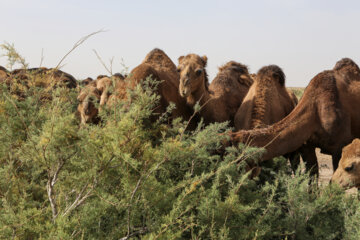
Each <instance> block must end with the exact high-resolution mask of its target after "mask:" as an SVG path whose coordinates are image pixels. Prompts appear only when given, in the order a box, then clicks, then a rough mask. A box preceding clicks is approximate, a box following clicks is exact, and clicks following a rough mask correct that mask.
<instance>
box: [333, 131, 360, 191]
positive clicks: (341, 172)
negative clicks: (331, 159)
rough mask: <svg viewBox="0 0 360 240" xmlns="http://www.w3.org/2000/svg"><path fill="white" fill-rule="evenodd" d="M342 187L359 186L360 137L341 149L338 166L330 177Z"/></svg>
mask: <svg viewBox="0 0 360 240" xmlns="http://www.w3.org/2000/svg"><path fill="white" fill-rule="evenodd" d="M331 182H332V183H337V184H339V185H340V186H341V187H343V188H350V187H352V186H355V187H357V188H359V187H360V139H358V138H356V139H354V140H353V141H352V143H351V144H349V145H347V146H346V147H344V148H343V150H342V155H341V159H340V162H339V167H338V168H337V169H336V171H335V173H334V175H333V176H332V178H331Z"/></svg>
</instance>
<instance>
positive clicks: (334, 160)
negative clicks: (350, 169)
mask: <svg viewBox="0 0 360 240" xmlns="http://www.w3.org/2000/svg"><path fill="white" fill-rule="evenodd" d="M331 157H332V164H333V170H334V172H335V171H336V169H337V168H338V166H339V161H340V158H341V152H340V153H335V154H333V155H331Z"/></svg>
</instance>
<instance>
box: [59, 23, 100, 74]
mask: <svg viewBox="0 0 360 240" xmlns="http://www.w3.org/2000/svg"><path fill="white" fill-rule="evenodd" d="M102 32H105V31H104V30H103V29H100V30H98V31H96V32H92V33H90V34H88V35H86V36H84V37H82V38H80V40H79V41H77V42H76V43H75V44H74V46H73V47H72V48H71V49H70V51H69V52H67V53H66V54H65V55H64V56H63V57H62V58H61V60H60V61H59V63H58V64H57V65H56V67H55V69H59V67H60V65H61V64H62V62H63V61H64V60H65V58H66V57H67V56H69V55H70V53H72V52H73V51H74V50H75V49H76V48H77V47H79V46H80V45H81V44H83V43H84V42H85V41H86V40H88V39H89V38H90V37H91V36H94V35H96V34H98V33H102Z"/></svg>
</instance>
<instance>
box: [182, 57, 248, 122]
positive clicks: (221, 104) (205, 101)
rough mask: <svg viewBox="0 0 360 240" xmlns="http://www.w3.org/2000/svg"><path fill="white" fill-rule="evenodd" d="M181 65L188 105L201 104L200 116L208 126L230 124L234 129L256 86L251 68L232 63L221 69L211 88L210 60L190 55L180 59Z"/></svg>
mask: <svg viewBox="0 0 360 240" xmlns="http://www.w3.org/2000/svg"><path fill="white" fill-rule="evenodd" d="M178 61H179V65H178V71H179V73H180V85H179V91H180V95H181V96H182V97H183V98H185V99H186V103H187V104H188V105H189V106H190V107H193V106H194V105H195V104H196V102H199V104H200V106H201V110H200V116H201V117H202V118H203V119H204V123H205V124H209V123H213V122H224V121H230V126H233V125H234V117H235V114H236V111H237V109H238V108H239V106H240V104H241V103H242V101H243V99H244V97H245V95H246V94H247V92H248V90H249V88H250V86H251V84H252V82H253V81H252V79H251V77H250V74H249V71H248V68H247V67H246V66H245V65H243V64H241V63H237V62H235V61H230V62H228V63H226V64H225V65H224V66H222V67H220V68H219V73H218V74H217V76H216V77H215V79H214V80H213V81H212V82H211V84H210V85H209V81H208V77H207V73H206V69H205V68H206V64H207V57H206V56H203V57H200V56H199V55H196V54H188V55H186V56H181V57H179V59H178Z"/></svg>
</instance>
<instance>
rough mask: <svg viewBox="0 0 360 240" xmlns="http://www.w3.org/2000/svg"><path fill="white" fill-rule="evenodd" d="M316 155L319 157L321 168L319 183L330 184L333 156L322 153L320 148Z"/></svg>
mask: <svg viewBox="0 0 360 240" xmlns="http://www.w3.org/2000/svg"><path fill="white" fill-rule="evenodd" d="M316 157H317V159H318V163H319V169H320V176H319V183H320V184H321V185H327V184H329V181H330V179H331V176H332V174H333V166H332V160H331V156H330V155H326V154H322V153H320V149H319V148H317V149H316Z"/></svg>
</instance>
